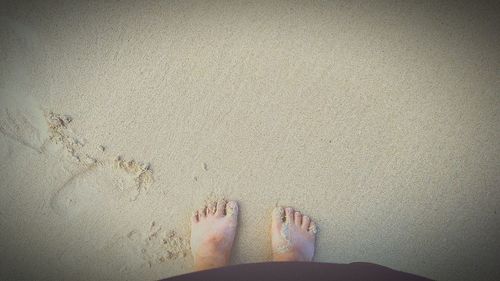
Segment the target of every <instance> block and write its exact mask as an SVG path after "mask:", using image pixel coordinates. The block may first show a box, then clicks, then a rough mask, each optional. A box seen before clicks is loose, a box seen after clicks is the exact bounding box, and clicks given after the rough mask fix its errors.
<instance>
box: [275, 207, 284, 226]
mask: <svg viewBox="0 0 500 281" xmlns="http://www.w3.org/2000/svg"><path fill="white" fill-rule="evenodd" d="M284 218H285V209H283V208H282V207H276V208H274V210H273V214H272V226H273V228H274V229H280V228H281V226H282V225H283V219H284Z"/></svg>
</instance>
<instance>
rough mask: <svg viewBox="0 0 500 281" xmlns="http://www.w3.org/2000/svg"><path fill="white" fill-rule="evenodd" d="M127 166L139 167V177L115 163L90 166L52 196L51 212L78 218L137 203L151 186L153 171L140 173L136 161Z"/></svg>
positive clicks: (139, 170)
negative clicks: (117, 205) (140, 196)
mask: <svg viewBox="0 0 500 281" xmlns="http://www.w3.org/2000/svg"><path fill="white" fill-rule="evenodd" d="M116 161H123V160H115V162H116ZM119 163H122V162H119ZM124 163H131V164H130V165H137V166H138V168H136V170H134V171H135V172H136V173H135V174H133V173H131V171H130V170H127V169H125V168H123V167H121V166H120V165H117V164H116V163H115V165H112V164H106V163H103V164H94V165H91V166H89V167H88V168H86V169H85V170H83V171H82V172H80V173H78V174H75V175H74V176H73V177H71V178H70V179H69V180H68V181H67V182H66V183H65V184H63V186H62V187H61V188H59V189H58V190H57V191H56V192H55V193H54V194H53V195H52V198H51V202H50V206H51V209H52V210H53V211H54V212H56V213H57V214H59V215H62V216H67V217H75V216H79V215H82V214H87V213H103V212H106V210H107V209H109V208H112V207H113V206H114V204H119V203H124V202H130V201H135V200H137V198H138V197H139V195H140V194H141V192H144V191H146V190H147V188H148V187H149V185H151V184H152V173H151V170H149V169H146V168H144V169H143V170H141V168H142V166H139V164H135V162H133V161H129V162H124ZM122 165H125V164H123V163H122ZM126 167H129V166H126Z"/></svg>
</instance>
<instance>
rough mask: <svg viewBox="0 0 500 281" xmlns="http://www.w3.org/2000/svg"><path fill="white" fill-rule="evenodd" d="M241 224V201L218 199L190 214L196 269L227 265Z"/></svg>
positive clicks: (192, 248)
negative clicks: (239, 220)
mask: <svg viewBox="0 0 500 281" xmlns="http://www.w3.org/2000/svg"><path fill="white" fill-rule="evenodd" d="M237 224H238V204H237V203H236V202H235V201H229V202H227V203H226V201H225V200H219V201H218V202H217V203H210V204H208V205H207V206H205V207H204V208H202V209H200V210H198V211H196V212H195V213H194V214H193V216H192V217H191V252H192V254H193V257H194V266H195V269H196V270H205V269H211V268H216V267H222V266H226V265H227V264H228V263H229V258H230V256H231V248H232V247H233V241H234V235H235V234H236V226H237Z"/></svg>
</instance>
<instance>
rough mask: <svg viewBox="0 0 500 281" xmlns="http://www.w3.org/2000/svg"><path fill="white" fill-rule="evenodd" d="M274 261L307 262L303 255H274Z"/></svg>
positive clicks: (289, 253)
mask: <svg viewBox="0 0 500 281" xmlns="http://www.w3.org/2000/svg"><path fill="white" fill-rule="evenodd" d="M273 261H278V262H280V261H307V259H304V258H303V257H302V256H301V255H299V254H297V253H292V252H288V253H279V254H278V253H273Z"/></svg>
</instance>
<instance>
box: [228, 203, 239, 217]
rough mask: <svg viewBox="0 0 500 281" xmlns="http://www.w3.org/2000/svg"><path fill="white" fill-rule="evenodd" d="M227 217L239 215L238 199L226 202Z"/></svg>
mask: <svg viewBox="0 0 500 281" xmlns="http://www.w3.org/2000/svg"><path fill="white" fill-rule="evenodd" d="M226 217H233V218H236V217H238V203H236V201H229V202H227V204H226Z"/></svg>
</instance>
